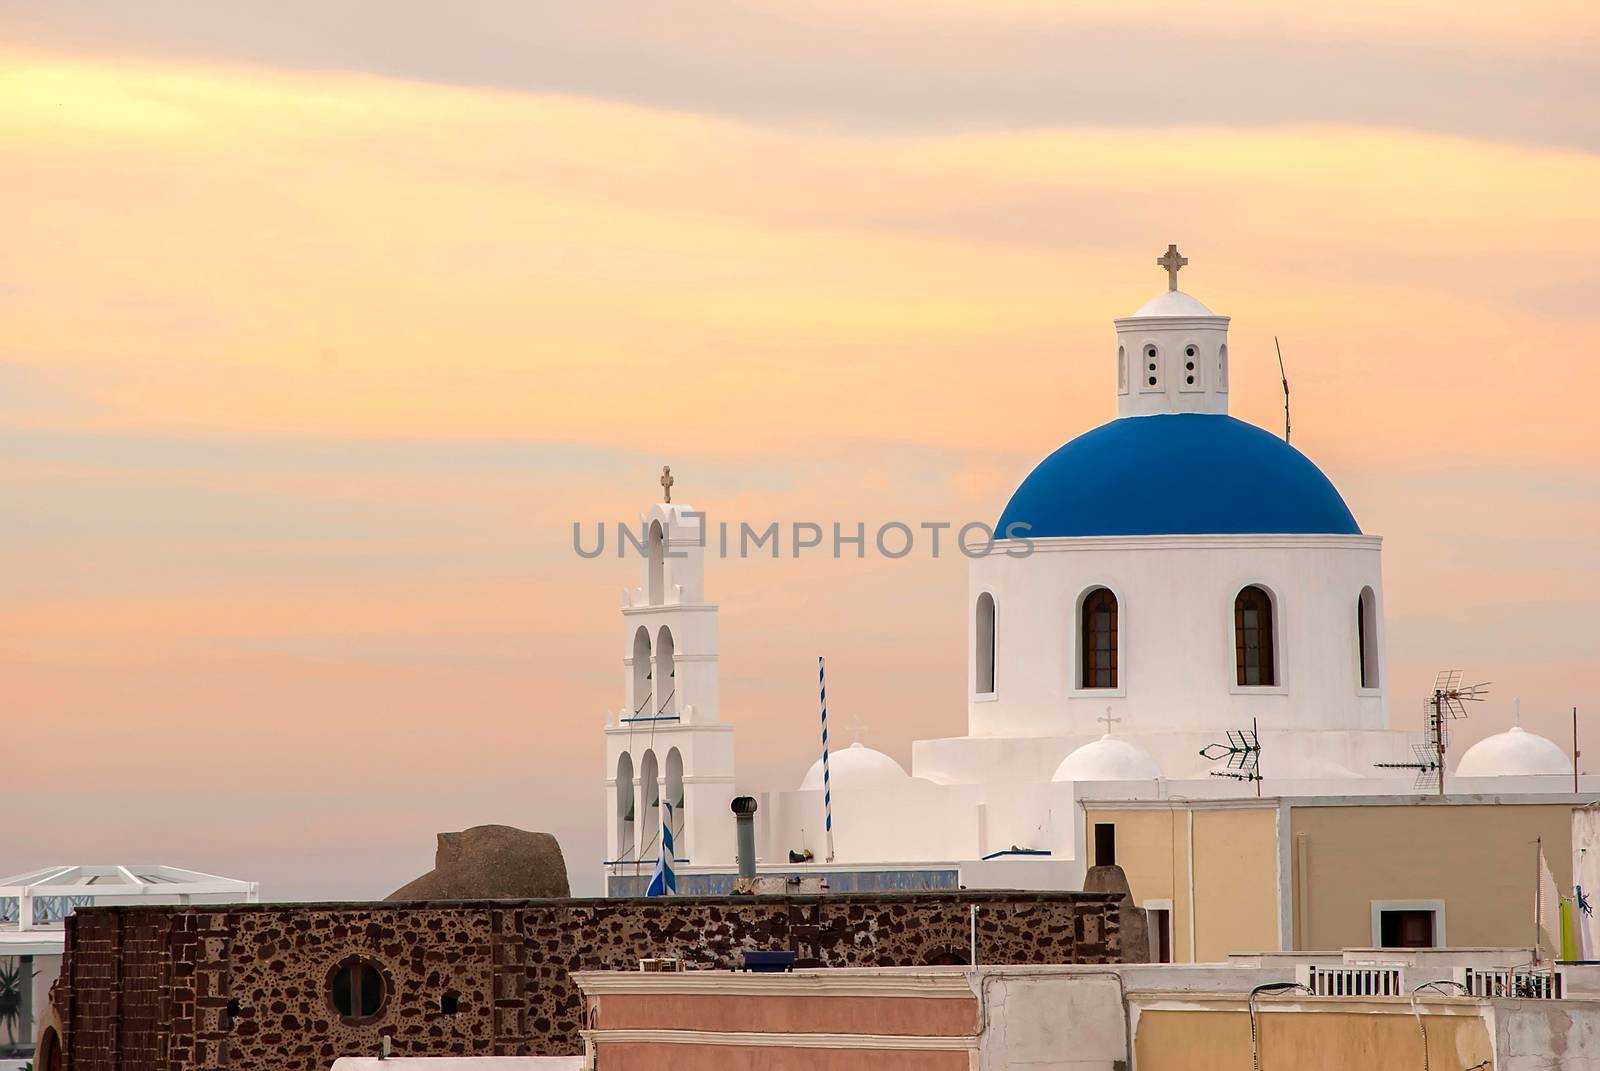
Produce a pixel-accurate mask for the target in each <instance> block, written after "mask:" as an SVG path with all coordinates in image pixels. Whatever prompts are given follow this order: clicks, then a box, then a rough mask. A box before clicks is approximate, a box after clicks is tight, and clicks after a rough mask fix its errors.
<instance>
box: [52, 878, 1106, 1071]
mask: <svg viewBox="0 0 1600 1071" xmlns="http://www.w3.org/2000/svg"><path fill="white" fill-rule="evenodd" d="M1116 900H1117V898H1116V897H1115V896H1110V895H1105V894H1091V893H1004V892H957V893H923V894H877V895H872V894H859V895H833V896H826V897H822V896H817V897H759V898H731V897H729V898H722V897H717V898H712V897H705V898H698V897H677V898H674V899H672V900H533V901H492V902H483V903H448V904H446V903H394V904H388V903H384V904H294V905H281V906H262V905H240V906H237V907H204V908H201V907H192V908H179V907H133V908H86V909H82V910H80V911H78V912H77V913H76V914H74V915H73V916H72V917H71V918H70V919H69V920H68V923H67V951H66V957H65V959H64V961H63V964H62V974H61V979H60V980H59V981H58V983H57V985H56V987H55V989H54V991H53V993H52V999H53V1001H54V1002H55V1006H56V1008H57V1010H58V1011H59V1013H60V1017H61V1021H62V1023H63V1024H64V1027H65V1030H66V1037H65V1039H64V1040H65V1047H66V1052H65V1056H66V1062H65V1065H64V1066H65V1068H66V1069H67V1071H205V1069H211V1068H230V1069H233V1068H239V1069H247V1071H326V1069H327V1068H328V1067H329V1066H330V1064H331V1063H332V1061H333V1059H334V1058H335V1057H337V1056H346V1055H362V1054H375V1053H377V1052H378V1050H379V1046H380V1044H381V1042H380V1041H379V1038H380V1036H381V1035H385V1034H387V1035H390V1036H392V1037H393V1039H394V1049H395V1052H396V1053H397V1054H400V1055H417V1056H445V1055H474V1056H515V1055H552V1056H554V1055H566V1054H573V1053H578V1052H581V1051H582V1039H581V1037H580V1036H579V1030H580V1028H581V1026H582V1023H581V1014H582V1013H581V1001H580V996H579V993H578V991H577V988H576V986H574V985H573V984H572V982H571V981H570V979H569V978H568V975H569V973H570V972H572V971H578V970H617V969H633V968H635V967H636V966H637V961H638V960H639V958H640V957H645V956H677V957H681V958H683V959H685V960H687V961H688V962H689V963H690V964H692V965H695V966H698V967H704V968H716V969H728V968H730V967H732V966H734V965H735V964H736V963H737V961H738V958H739V954H740V953H741V952H743V951H744V950H747V949H761V950H773V949H788V950H792V951H794V952H795V953H796V954H797V957H798V958H797V963H798V965H800V966H822V967H865V966H920V965H924V964H928V963H934V962H951V961H957V960H959V961H964V960H965V958H966V955H967V951H968V948H969V944H970V926H971V911H972V908H973V907H974V906H976V907H977V909H978V916H977V918H978V958H979V961H980V962H982V963H1109V962H1117V961H1119V960H1120V959H1121V941H1120V932H1119V919H1118V906H1117V903H1116ZM356 956H359V957H362V958H363V959H365V960H366V961H368V962H370V963H371V964H373V965H374V966H375V967H376V968H377V969H378V970H379V972H380V973H381V975H382V977H383V982H384V989H385V992H386V998H385V1001H384V1004H383V1007H382V1009H381V1011H380V1012H379V1014H378V1015H377V1016H376V1017H375V1018H374V1019H372V1020H371V1021H370V1022H362V1023H352V1022H347V1021H345V1020H344V1019H343V1018H342V1017H341V1016H340V1014H339V1013H338V1011H337V1010H336V1009H335V1008H334V1007H333V1004H332V999H331V996H330V979H331V976H332V973H333V972H334V970H335V969H336V968H337V967H338V966H339V965H340V964H342V963H345V962H347V961H349V960H350V959H351V957H356ZM446 997H453V998H455V999H454V1004H455V1011H454V1013H453V1014H452V1013H448V1012H447V1011H446V1009H445V1007H444V1005H443V1004H442V999H443V998H446Z"/></svg>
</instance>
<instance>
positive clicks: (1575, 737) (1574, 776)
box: [1572, 707, 1583, 796]
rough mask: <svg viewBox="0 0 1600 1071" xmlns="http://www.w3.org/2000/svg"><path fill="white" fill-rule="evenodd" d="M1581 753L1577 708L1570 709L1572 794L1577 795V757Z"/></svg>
mask: <svg viewBox="0 0 1600 1071" xmlns="http://www.w3.org/2000/svg"><path fill="white" fill-rule="evenodd" d="M1582 754H1583V752H1581V751H1579V750H1578V708H1577V707H1573V708H1572V794H1573V795H1574V796H1576V795H1577V794H1578V756H1579V755H1582Z"/></svg>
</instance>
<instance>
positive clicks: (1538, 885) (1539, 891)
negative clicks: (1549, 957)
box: [1533, 837, 1544, 967]
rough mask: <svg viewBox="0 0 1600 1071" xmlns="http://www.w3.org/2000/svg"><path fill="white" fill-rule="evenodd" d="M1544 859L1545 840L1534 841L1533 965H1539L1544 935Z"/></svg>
mask: <svg viewBox="0 0 1600 1071" xmlns="http://www.w3.org/2000/svg"><path fill="white" fill-rule="evenodd" d="M1543 859H1544V838H1543V837H1535V838H1534V839H1533V965H1534V966H1535V967H1537V966H1538V965H1539V944H1540V938H1541V937H1542V936H1543V934H1544V925H1543V924H1544V918H1543V915H1542V909H1543V908H1544V888H1543V885H1544V883H1543V882H1541V881H1540V880H1539V863H1540V861H1541V860H1543Z"/></svg>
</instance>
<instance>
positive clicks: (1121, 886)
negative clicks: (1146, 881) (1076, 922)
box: [1083, 864, 1155, 963]
mask: <svg viewBox="0 0 1600 1071" xmlns="http://www.w3.org/2000/svg"><path fill="white" fill-rule="evenodd" d="M1083 891H1084V892H1098V893H1120V894H1121V895H1122V903H1121V905H1120V907H1121V911H1120V912H1119V914H1120V915H1121V919H1122V922H1121V931H1122V962H1124V963H1149V962H1150V961H1151V960H1152V959H1154V958H1155V957H1153V956H1152V955H1151V954H1150V927H1149V926H1147V925H1146V924H1145V914H1144V912H1143V911H1141V910H1139V908H1138V907H1137V906H1136V905H1135V904H1134V902H1133V892H1132V890H1130V889H1129V887H1128V875H1126V874H1124V873H1123V872H1122V868H1121V867H1120V866H1117V865H1115V864H1112V865H1111V866H1092V867H1090V868H1089V871H1088V873H1086V874H1085V875H1084V876H1083Z"/></svg>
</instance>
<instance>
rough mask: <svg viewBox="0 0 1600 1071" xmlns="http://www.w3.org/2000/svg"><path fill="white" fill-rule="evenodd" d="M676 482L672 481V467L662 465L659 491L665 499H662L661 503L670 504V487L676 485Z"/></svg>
mask: <svg viewBox="0 0 1600 1071" xmlns="http://www.w3.org/2000/svg"><path fill="white" fill-rule="evenodd" d="M677 482H678V481H677V480H674V479H673V478H672V466H671V465H662V466H661V491H662V494H663V495H664V496H665V497H664V498H662V499H661V501H663V502H671V501H672V485H673V484H675V483H677Z"/></svg>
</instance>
